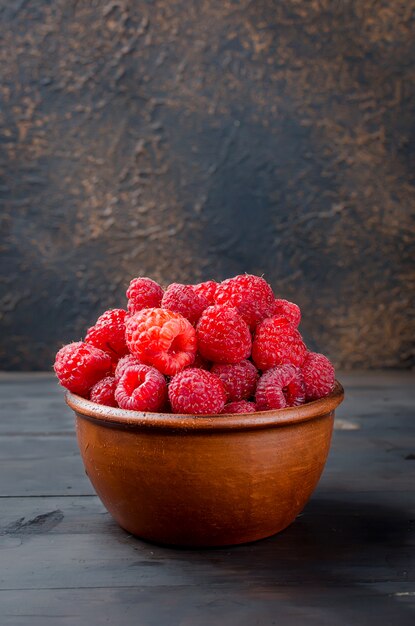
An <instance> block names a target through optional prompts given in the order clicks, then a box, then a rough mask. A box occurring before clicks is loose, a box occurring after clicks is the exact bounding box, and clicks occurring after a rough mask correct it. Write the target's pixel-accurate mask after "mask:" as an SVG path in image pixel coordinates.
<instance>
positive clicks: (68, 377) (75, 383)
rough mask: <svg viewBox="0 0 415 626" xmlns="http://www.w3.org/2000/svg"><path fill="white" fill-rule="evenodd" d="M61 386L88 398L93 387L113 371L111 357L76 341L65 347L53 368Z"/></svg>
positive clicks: (60, 351) (93, 347) (59, 353)
mask: <svg viewBox="0 0 415 626" xmlns="http://www.w3.org/2000/svg"><path fill="white" fill-rule="evenodd" d="M53 367H54V370H55V372H56V376H57V377H58V379H59V382H60V384H61V385H62V386H63V387H66V389H68V390H69V391H71V392H72V393H76V394H78V395H79V396H84V397H86V396H87V395H88V392H89V390H90V389H91V387H93V386H94V385H95V383H97V382H98V381H99V380H101V378H104V376H106V375H107V374H109V373H110V371H111V357H110V356H109V354H107V353H106V352H103V351H102V350H100V349H99V348H96V347H95V346H91V345H90V344H88V343H84V342H83V341H76V342H74V343H70V344H68V345H67V346H64V347H63V348H61V349H60V350H59V352H58V353H57V355H56V359H55V365H54V366H53Z"/></svg>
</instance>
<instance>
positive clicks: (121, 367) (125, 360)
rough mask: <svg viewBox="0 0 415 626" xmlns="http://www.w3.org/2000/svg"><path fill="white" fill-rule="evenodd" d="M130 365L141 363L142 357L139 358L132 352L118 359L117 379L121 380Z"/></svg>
mask: <svg viewBox="0 0 415 626" xmlns="http://www.w3.org/2000/svg"><path fill="white" fill-rule="evenodd" d="M130 365H141V361H140V359H137V357H136V356H132V355H131V354H126V355H125V356H123V357H122V359H120V360H119V361H118V363H117V366H116V368H115V372H114V378H115V380H117V381H118V380H120V378H121V376H122V375H123V374H124V372H125V370H126V369H127V367H130Z"/></svg>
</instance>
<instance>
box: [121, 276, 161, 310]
mask: <svg viewBox="0 0 415 626" xmlns="http://www.w3.org/2000/svg"><path fill="white" fill-rule="evenodd" d="M162 297H163V289H162V288H161V287H160V285H158V284H157V283H156V282H155V281H154V280H151V278H141V277H140V278H133V280H132V281H131V282H130V286H129V287H128V289H127V298H128V310H129V312H130V313H131V314H133V313H137V312H138V311H141V310H142V309H148V308H151V307H159V306H160V305H161V299H162Z"/></svg>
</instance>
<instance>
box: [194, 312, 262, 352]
mask: <svg viewBox="0 0 415 626" xmlns="http://www.w3.org/2000/svg"><path fill="white" fill-rule="evenodd" d="M196 332H197V340H198V346H199V352H200V354H201V355H202V356H203V357H204V358H205V359H208V360H209V361H215V362H217V363H238V362H239V361H242V359H246V358H247V357H249V355H250V353H251V344H252V340H251V333H250V332H249V327H248V325H247V324H246V322H244V320H243V319H242V317H241V316H240V315H239V314H238V311H237V310H236V309H235V308H232V307H228V306H210V307H208V308H207V309H206V311H204V312H203V313H202V316H201V318H200V320H199V321H198V323H197V327H196Z"/></svg>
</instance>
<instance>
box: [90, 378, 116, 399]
mask: <svg viewBox="0 0 415 626" xmlns="http://www.w3.org/2000/svg"><path fill="white" fill-rule="evenodd" d="M116 386H117V381H116V380H115V378H114V377H113V376H107V377H106V378H103V379H102V380H99V381H98V382H97V383H96V384H95V385H94V386H93V387H92V389H91V395H90V396H89V399H90V400H91V402H96V404H104V405H105V406H118V405H117V401H116V399H115V395H114V394H115V388H116Z"/></svg>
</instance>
